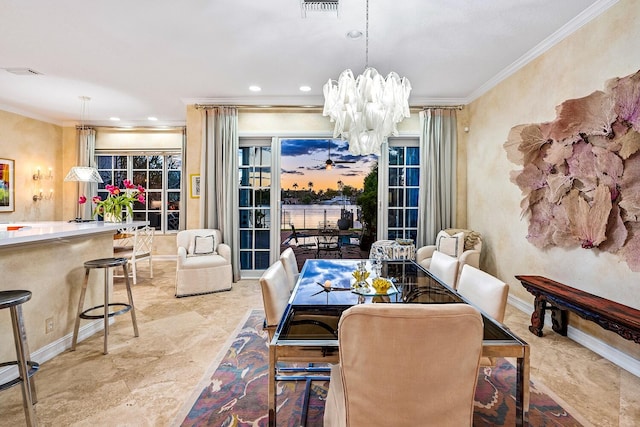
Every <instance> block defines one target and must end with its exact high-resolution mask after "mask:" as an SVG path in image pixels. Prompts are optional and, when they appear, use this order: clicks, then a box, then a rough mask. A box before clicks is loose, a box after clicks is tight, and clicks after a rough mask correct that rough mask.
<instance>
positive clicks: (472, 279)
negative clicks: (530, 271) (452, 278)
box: [457, 264, 509, 323]
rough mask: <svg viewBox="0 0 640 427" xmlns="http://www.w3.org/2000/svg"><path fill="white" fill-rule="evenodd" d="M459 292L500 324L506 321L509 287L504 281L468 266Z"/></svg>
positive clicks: (461, 276) (460, 280)
mask: <svg viewBox="0 0 640 427" xmlns="http://www.w3.org/2000/svg"><path fill="white" fill-rule="evenodd" d="M457 291H458V293H459V294H460V295H462V296H464V297H465V298H467V299H468V300H469V301H471V302H472V303H473V304H475V305H476V306H477V307H478V308H479V309H480V310H482V311H484V312H485V313H486V314H488V315H489V316H491V317H493V318H494V319H496V320H497V321H498V322H500V323H502V322H503V321H504V313H505V310H506V308H507V298H508V296H509V285H508V284H506V283H504V282H503V281H502V280H500V279H498V278H496V277H494V276H492V275H490V274H489V273H485V272H484V271H482V270H480V269H477V268H475V267H472V266H470V265H469V264H467V265H463V266H462V271H461V272H460V279H458V289H457Z"/></svg>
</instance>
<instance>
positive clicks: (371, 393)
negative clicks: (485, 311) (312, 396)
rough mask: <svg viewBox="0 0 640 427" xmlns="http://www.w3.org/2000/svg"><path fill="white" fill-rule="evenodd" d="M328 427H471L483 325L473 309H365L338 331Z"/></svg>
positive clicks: (352, 312) (350, 312) (350, 314)
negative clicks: (337, 348) (337, 354)
mask: <svg viewBox="0 0 640 427" xmlns="http://www.w3.org/2000/svg"><path fill="white" fill-rule="evenodd" d="M338 331H339V332H338V342H339V348H340V363H339V364H338V365H334V366H333V367H332V369H331V380H330V382H329V392H328V394H327V399H326V403H325V412H324V426H325V427H342V426H367V427H376V426H381V427H382V426H384V427H388V426H391V425H392V426H419V425H420V426H425V425H429V426H439V427H443V426H444V427H447V426H451V427H460V426H471V425H472V422H473V398H474V394H475V388H476V383H477V380H478V367H479V360H480V355H481V353H482V337H483V323H482V317H481V315H480V313H479V312H478V310H477V309H475V308H474V307H472V306H471V305H469V304H362V305H357V306H353V307H351V308H349V309H347V310H346V311H345V312H344V313H343V314H342V318H341V319H340V323H339V328H338Z"/></svg>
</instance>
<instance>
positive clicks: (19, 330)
mask: <svg viewBox="0 0 640 427" xmlns="http://www.w3.org/2000/svg"><path fill="white" fill-rule="evenodd" d="M30 299H31V292H29V291H23V290H15V291H0V310H1V309H5V308H8V309H9V311H10V312H11V325H12V326H13V340H14V341H15V345H16V357H17V359H18V360H16V361H12V362H5V363H0V367H3V366H11V365H17V366H18V374H19V376H18V377H17V378H15V379H13V380H11V381H8V382H6V383H4V384H0V391H1V390H5V389H8V388H10V387H13V386H14V385H16V384H18V383H20V384H21V386H22V406H23V407H24V413H25V416H26V418H27V425H29V426H35V425H37V420H36V413H35V410H34V408H33V405H35V404H36V403H37V401H38V397H37V395H36V385H35V383H34V381H33V380H32V379H31V376H32V375H33V374H34V373H35V372H36V371H37V370H38V368H39V367H40V365H39V364H37V363H35V362H32V361H30V360H29V359H30V358H31V354H30V353H29V346H28V345H27V333H26V331H25V328H24V320H23V318H22V304H23V303H25V302H27V301H29V300H30Z"/></svg>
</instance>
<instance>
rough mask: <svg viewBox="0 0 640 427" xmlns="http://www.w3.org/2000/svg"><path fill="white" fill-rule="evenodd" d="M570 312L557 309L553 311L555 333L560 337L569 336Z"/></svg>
mask: <svg viewBox="0 0 640 427" xmlns="http://www.w3.org/2000/svg"><path fill="white" fill-rule="evenodd" d="M568 314H569V313H568V312H567V310H562V309H560V308H557V307H553V308H552V309H551V323H552V326H551V327H552V328H553V330H554V331H556V332H557V333H559V334H560V335H562V336H564V337H566V336H567V323H568V321H567V320H568Z"/></svg>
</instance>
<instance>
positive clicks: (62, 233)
mask: <svg viewBox="0 0 640 427" xmlns="http://www.w3.org/2000/svg"><path fill="white" fill-rule="evenodd" d="M147 224H148V223H147V221H133V222H127V223H111V222H102V221H91V222H66V221H29V222H15V223H4V224H3V223H0V248H1V247H7V246H11V245H19V244H23V243H34V242H43V241H47V240H55V239H61V238H67V237H79V236H89V235H92V234H98V233H106V232H111V233H115V232H116V231H117V230H118V229H121V228H125V227H143V226H145V225H147Z"/></svg>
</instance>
